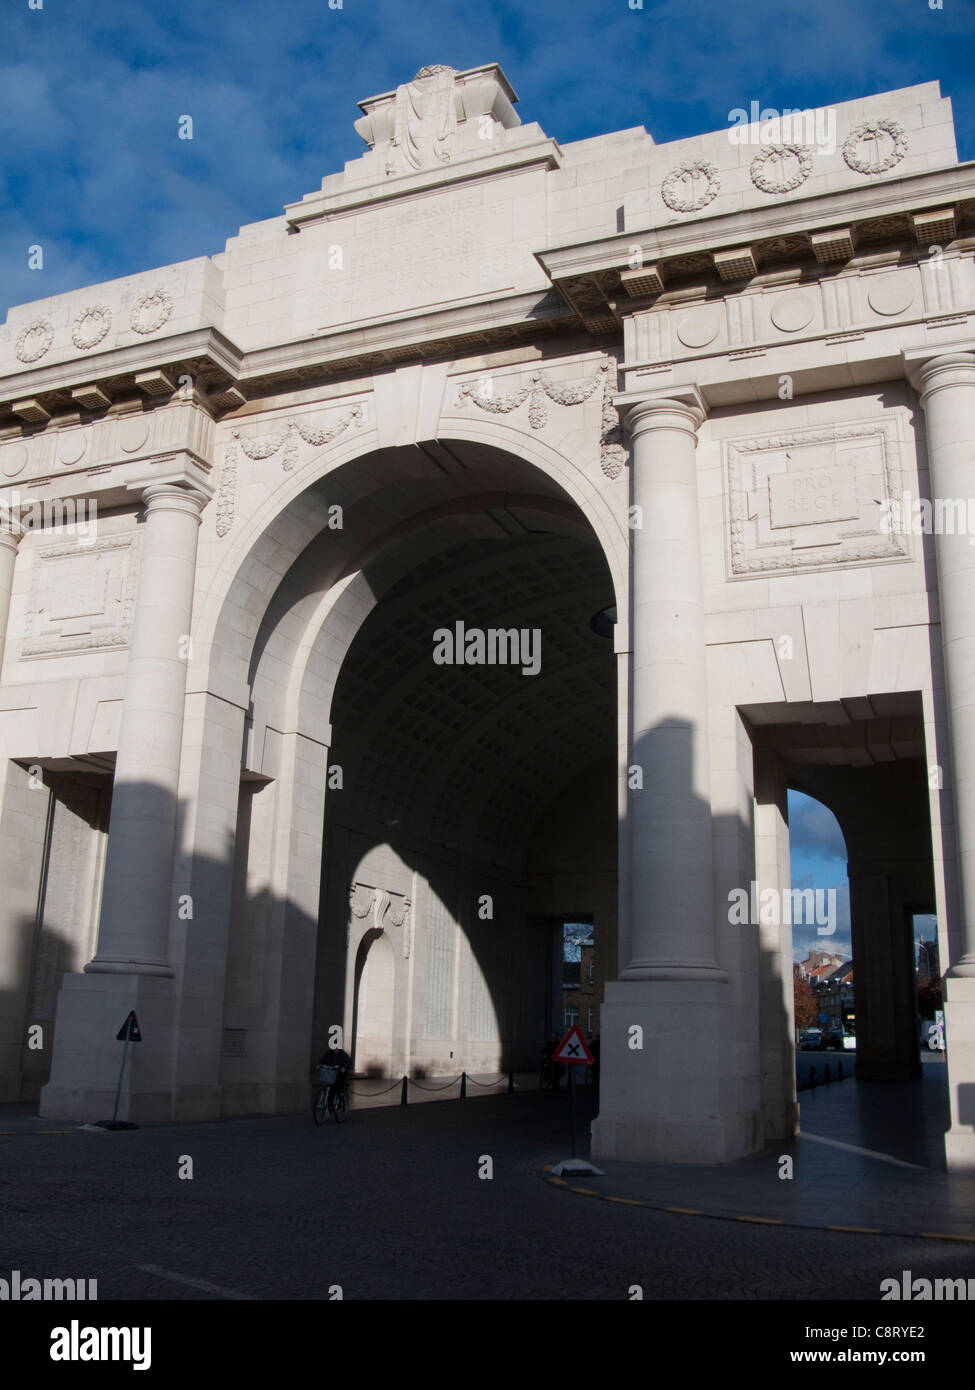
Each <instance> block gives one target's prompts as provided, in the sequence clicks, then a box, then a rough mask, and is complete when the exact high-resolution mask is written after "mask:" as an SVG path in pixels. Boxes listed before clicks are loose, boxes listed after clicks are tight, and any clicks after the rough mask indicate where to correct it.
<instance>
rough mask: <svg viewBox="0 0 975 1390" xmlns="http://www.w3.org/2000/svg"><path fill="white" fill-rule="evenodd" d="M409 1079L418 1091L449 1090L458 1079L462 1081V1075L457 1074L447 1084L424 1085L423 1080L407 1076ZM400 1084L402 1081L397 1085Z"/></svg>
mask: <svg viewBox="0 0 975 1390" xmlns="http://www.w3.org/2000/svg"><path fill="white" fill-rule="evenodd" d="M461 1075H463V1073H461ZM468 1080H470V1078H468ZM407 1081H408V1082H409V1084H410V1085H411V1086H415V1087H416V1088H417V1090H418V1091H449V1090H450V1088H451V1086H456V1085H457V1083H458V1081H460V1076H456V1077H455V1078H454V1080H453V1081H448V1082H447V1084H446V1085H445V1086H424V1085H422V1084H421V1082H419V1081H414V1080H413V1079H412V1077H407ZM399 1084H400V1083H399V1082H397V1085H399Z"/></svg>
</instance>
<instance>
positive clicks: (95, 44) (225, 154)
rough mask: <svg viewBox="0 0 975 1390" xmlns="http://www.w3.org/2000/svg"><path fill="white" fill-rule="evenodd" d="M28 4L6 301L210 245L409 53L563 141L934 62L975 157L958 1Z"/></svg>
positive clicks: (346, 148)
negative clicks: (183, 129) (480, 83)
mask: <svg viewBox="0 0 975 1390" xmlns="http://www.w3.org/2000/svg"><path fill="white" fill-rule="evenodd" d="M39 2H40V3H42V6H43V7H42V8H41V9H31V8H29V0H3V4H2V13H0V121H2V127H0V150H2V151H3V154H2V159H0V200H2V215H0V308H2V312H3V313H4V314H5V313H6V310H7V308H8V307H9V305H10V304H19V303H25V302H29V301H31V300H35V299H43V298H46V297H47V296H48V295H51V294H57V293H60V292H63V291H65V290H70V289H77V288H80V287H82V286H84V285H87V284H95V283H99V282H101V281H103V280H108V279H112V278H115V277H116V276H120V275H126V274H131V273H134V272H136V271H140V270H147V269H150V268H152V267H154V266H157V265H168V264H170V263H172V262H174V261H180V260H187V259H189V258H191V257H194V256H201V255H213V254H214V253H216V252H219V251H221V250H222V249H223V245H224V242H225V240H226V239H227V238H228V237H230V236H233V235H234V233H235V232H236V231H237V229H238V227H239V226H240V225H241V224H242V223H246V222H253V221H259V220H261V219H262V218H267V217H274V216H277V215H278V214H279V213H280V211H281V208H282V206H283V204H284V203H286V202H294V201H296V200H297V199H298V198H300V197H301V195H302V194H303V193H306V192H309V191H311V190H312V189H315V188H317V187H319V186H320V183H321V180H322V177H323V175H324V174H326V173H331V172H334V171H336V170H339V169H341V167H342V165H343V163H344V162H345V160H346V159H350V158H354V157H355V156H356V155H358V154H359V153H361V152H362V150H363V149H364V146H363V145H362V143H361V141H360V140H359V137H358V136H357V135H356V134H355V132H354V130H353V128H352V122H353V120H354V119H355V118H356V116H358V114H359V112H358V109H357V107H356V102H357V100H359V99H360V98H362V97H366V96H371V95H374V94H375V93H378V92H382V91H386V90H388V89H389V88H391V87H394V86H396V85H397V83H399V82H402V81H405V80H407V79H408V78H410V77H411V76H412V75H413V73H414V72H415V71H416V70H417V68H419V67H421V66H423V65H424V64H427V63H437V62H443V63H448V64H450V65H451V66H453V67H457V68H465V67H473V66H476V65H478V64H480V63H485V62H499V63H500V64H501V65H502V67H503V68H504V70H505V72H506V74H507V76H508V78H509V80H510V81H511V82H512V84H513V86H514V88H515V90H516V92H517V93H518V94H519V96H520V98H521V102H520V105H519V108H518V109H519V112H520V114H521V117H522V120H525V121H533V120H537V121H538V122H539V123H540V124H541V126H542V128H543V129H544V130H545V131H546V133H547V134H549V135H552V136H554V137H555V138H556V139H558V140H560V141H569V140H576V139H580V138H582V137H585V136H589V135H595V134H600V133H602V132H605V131H611V130H618V129H624V128H626V127H629V126H636V125H645V126H646V127H647V129H648V130H649V131H650V133H651V134H652V135H653V137H654V139H655V140H657V141H658V142H663V141H666V140H673V139H677V138H680V137H682V136H687V135H694V134H698V133H700V132H703V131H710V130H719V129H721V128H723V127H724V126H725V125H726V123H727V118H728V112H729V111H730V110H731V109H732V108H734V107H739V106H743V107H746V108H747V107H748V105H749V103H750V101H751V100H752V99H755V100H757V101H759V102H760V103H761V105H762V106H769V107H775V108H777V109H782V108H785V107H792V108H795V107H806V106H817V105H823V104H828V103H830V102H834V101H844V100H850V99H852V98H854V97H859V96H866V95H869V94H871V93H873V92H879V91H886V90H889V89H890V88H893V87H903V86H908V85H911V84H912V83H916V82H926V81H931V80H935V79H937V80H940V82H941V84H942V92H943V93H944V94H945V95H948V96H950V97H951V98H952V101H953V104H954V111H955V121H956V126H957V131H958V145H959V157H960V158H961V159H962V160H968V159H973V158H975V84H973V83H972V81H971V76H970V73H971V65H972V35H973V34H975V0H943V8H942V9H940V10H937V9H934V10H933V9H931V8H930V4H929V0H855V3H851V0H817V3H816V4H810V3H808V0H776V3H775V4H771V3H766V0H736V3H733V4H728V3H727V0H720V3H719V2H718V0H691V3H688V2H687V0H660V2H659V3H655V0H642V3H643V8H642V10H638V9H631V8H630V3H636V2H637V0H589V3H583V0H521V2H520V3H512V0H491V3H490V4H484V3H482V4H474V3H470V0H469V2H468V3H466V4H461V3H458V0H342V8H341V9H332V8H330V7H329V4H328V0H283V2H280V0H279V3H277V4H268V3H267V0H216V3H214V0H211V3H204V0H163V3H156V2H155V0H153V2H152V3H150V2H149V0H33V3H34V4H37V3H39ZM334 2H335V0H333V3H334ZM182 115H191V116H192V117H193V127H194V138H193V139H192V140H179V139H178V138H177V130H178V123H179V118H180V116H182ZM32 245H40V246H42V247H43V249H44V268H43V270H34V271H31V270H29V269H28V267H27V259H28V247H29V246H32Z"/></svg>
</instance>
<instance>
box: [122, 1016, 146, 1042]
mask: <svg viewBox="0 0 975 1390" xmlns="http://www.w3.org/2000/svg"><path fill="white" fill-rule="evenodd" d="M126 1038H128V1040H129V1042H141V1041H142V1034H141V1033H140V1032H139V1020H138V1019H137V1018H136V1016H135V1009H132V1010H131V1012H130V1013H129V1016H128V1018H127V1019H126V1020H125V1022H124V1023H123V1024H122V1026H121V1028H120V1029H119V1030H118V1032H117V1033H116V1034H115V1041H116V1042H125V1040H126Z"/></svg>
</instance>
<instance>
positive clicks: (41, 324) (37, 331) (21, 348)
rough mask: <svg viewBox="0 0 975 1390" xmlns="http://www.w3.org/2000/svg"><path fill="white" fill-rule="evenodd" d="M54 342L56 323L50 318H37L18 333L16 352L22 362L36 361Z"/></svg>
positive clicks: (15, 345)
mask: <svg viewBox="0 0 975 1390" xmlns="http://www.w3.org/2000/svg"><path fill="white" fill-rule="evenodd" d="M53 342H54V324H53V323H51V321H50V319H35V320H34V322H33V323H29V324H28V325H27V327H26V328H22V329H21V330H20V332H19V333H18V334H17V341H16V343H15V344H14V352H15V353H16V354H17V356H18V357H19V358H20V360H21V362H36V361H37V359H38V358H39V357H43V356H44V354H45V352H47V350H48V348H49V347H50V346H51V344H52V343H53Z"/></svg>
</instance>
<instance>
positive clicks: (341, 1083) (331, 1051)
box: [316, 1047, 352, 1096]
mask: <svg viewBox="0 0 975 1390" xmlns="http://www.w3.org/2000/svg"><path fill="white" fill-rule="evenodd" d="M316 1065H317V1066H320V1067H334V1068H335V1070H336V1071H337V1072H338V1077H337V1078H336V1081H335V1094H336V1096H344V1095H345V1093H346V1090H347V1089H348V1084H349V1083H348V1075H349V1072H350V1071H351V1070H352V1058H351V1057H350V1056H349V1054H348V1053H347V1052H346V1051H344V1050H343V1049H342V1048H341V1047H326V1049H325V1051H324V1052H323V1053H322V1055H321V1056H320V1057H319V1059H318V1062H317V1064H316Z"/></svg>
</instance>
